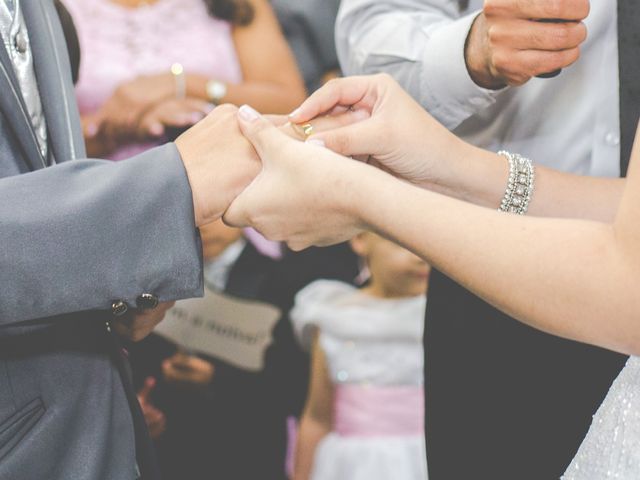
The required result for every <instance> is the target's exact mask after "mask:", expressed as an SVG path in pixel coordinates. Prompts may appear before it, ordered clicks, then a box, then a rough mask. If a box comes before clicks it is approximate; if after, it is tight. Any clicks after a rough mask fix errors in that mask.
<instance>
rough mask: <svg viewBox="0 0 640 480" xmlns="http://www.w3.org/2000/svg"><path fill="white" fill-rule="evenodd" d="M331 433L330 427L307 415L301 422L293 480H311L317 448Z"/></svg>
mask: <svg viewBox="0 0 640 480" xmlns="http://www.w3.org/2000/svg"><path fill="white" fill-rule="evenodd" d="M330 431H331V429H330V427H329V425H327V424H326V423H324V422H321V421H319V420H316V419H314V418H312V417H311V416H310V415H308V414H305V415H303V417H302V420H301V421H300V431H299V433H298V443H297V446H296V458H295V466H294V474H293V480H309V479H310V478H311V472H312V470H313V459H314V456H315V452H316V448H318V444H319V443H320V442H321V441H322V439H323V438H324V437H325V436H326V435H327V434H328V433H329V432H330Z"/></svg>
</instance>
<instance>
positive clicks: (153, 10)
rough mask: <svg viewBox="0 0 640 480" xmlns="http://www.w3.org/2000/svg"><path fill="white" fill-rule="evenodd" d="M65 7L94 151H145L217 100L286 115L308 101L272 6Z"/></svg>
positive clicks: (115, 1) (81, 3)
mask: <svg viewBox="0 0 640 480" xmlns="http://www.w3.org/2000/svg"><path fill="white" fill-rule="evenodd" d="M64 3H65V6H66V7H67V9H68V10H69V11H70V13H71V16H72V18H73V21H74V22H75V24H76V28H77V30H78V36H79V40H80V49H81V51H82V62H81V66H80V76H79V82H78V84H77V87H76V92H77V97H78V103H79V107H80V111H81V114H82V119H83V127H84V132H85V138H86V140H87V146H88V150H89V154H90V155H103V156H109V157H110V158H112V159H114V160H117V159H123V158H127V157H129V156H131V155H133V154H135V153H139V152H140V151H143V150H145V149H147V148H149V147H151V146H154V145H155V144H157V143H159V142H160V141H161V139H163V138H167V137H169V138H172V137H175V136H176V135H177V133H179V132H180V131H181V130H182V129H184V128H186V127H187V126H189V125H191V124H193V123H196V122H197V121H198V120H200V119H201V118H202V117H203V116H204V115H205V114H206V113H207V111H208V110H209V109H210V108H211V104H213V105H217V104H220V103H232V104H235V105H241V104H243V103H251V104H252V105H255V106H256V108H258V109H260V110H261V111H263V112H267V113H287V112H289V111H291V110H292V109H293V108H294V107H295V106H297V105H298V104H299V103H300V101H301V100H302V99H303V98H304V96H305V89H304V84H303V82H302V79H301V77H300V74H299V73H298V70H297V67H296V64H295V60H294V57H293V55H292V54H291V51H290V49H289V48H288V46H287V43H286V41H285V40H284V37H283V36H282V33H281V31H280V28H279V26H278V22H277V20H276V17H275V16H274V14H273V12H272V10H271V7H270V5H269V3H268V2H267V0H65V2H64ZM266 46H268V48H265V47H266Z"/></svg>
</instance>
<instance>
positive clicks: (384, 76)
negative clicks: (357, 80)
mask: <svg viewBox="0 0 640 480" xmlns="http://www.w3.org/2000/svg"><path fill="white" fill-rule="evenodd" d="M376 79H377V80H378V81H380V82H381V83H393V82H394V79H393V77H392V76H391V75H389V74H388V73H387V72H382V73H377V74H376Z"/></svg>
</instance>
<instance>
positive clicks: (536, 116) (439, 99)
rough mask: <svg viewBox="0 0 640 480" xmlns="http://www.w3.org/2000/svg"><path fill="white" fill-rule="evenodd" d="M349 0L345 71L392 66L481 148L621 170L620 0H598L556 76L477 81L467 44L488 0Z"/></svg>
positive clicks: (343, 16) (341, 40)
mask: <svg viewBox="0 0 640 480" xmlns="http://www.w3.org/2000/svg"><path fill="white" fill-rule="evenodd" d="M458 5H459V4H458V1H457V0H343V1H342V6H341V9H340V13H339V16H338V22H337V27H336V43H337V48H338V55H339V58H340V61H341V64H342V67H343V70H344V71H345V73H346V74H350V75H354V74H372V73H378V72H387V73H389V74H391V75H392V76H393V77H395V78H396V79H397V80H398V81H399V82H400V83H401V84H402V86H403V87H404V88H405V89H406V90H408V91H409V93H410V94H411V95H412V96H413V97H414V98H415V99H417V100H418V101H419V102H420V103H421V104H422V105H423V106H424V107H425V108H426V109H427V110H428V111H429V112H430V113H431V114H432V115H433V116H434V117H435V118H437V119H438V120H439V121H440V122H441V123H443V124H444V125H445V126H446V127H447V128H449V129H451V130H453V131H454V132H455V133H456V134H458V135H459V136H461V137H462V138H464V139H465V140H467V141H469V142H470V143H473V144H475V145H478V146H480V147H482V148H486V149H489V150H493V151H497V150H500V149H506V150H509V151H512V152H514V153H520V154H522V155H525V156H528V157H530V158H531V159H532V160H533V161H534V162H535V163H539V164H542V165H547V166H550V167H553V168H557V169H561V170H565V171H569V172H574V173H579V174H584V175H596V176H612V177H613V176H618V175H619V174H620V159H619V156H620V134H619V132H620V121H619V105H618V43H617V17H616V4H615V2H611V1H608V0H595V1H593V2H591V13H590V15H589V17H588V18H587V20H586V21H585V23H586V25H587V29H588V32H589V35H588V39H587V41H586V43H585V44H584V45H583V46H582V48H581V52H582V55H581V58H580V60H579V61H578V62H576V63H575V64H574V65H572V66H570V67H568V68H566V69H564V70H563V71H562V73H561V75H560V76H558V77H556V78H554V79H538V78H534V79H532V80H530V81H529V82H527V83H526V84H525V85H524V86H521V87H508V88H504V89H502V90H499V91H494V90H486V89H484V88H481V87H479V86H477V85H476V84H475V83H474V82H473V80H472V79H471V77H470V76H469V73H468V71H467V68H466V64H465V60H464V45H465V41H466V38H467V35H468V33H469V30H470V28H471V24H472V22H473V20H474V18H475V17H476V15H477V14H478V12H479V7H481V5H482V2H481V1H479V0H472V1H471V5H470V7H469V9H468V11H466V12H460V10H459V7H458Z"/></svg>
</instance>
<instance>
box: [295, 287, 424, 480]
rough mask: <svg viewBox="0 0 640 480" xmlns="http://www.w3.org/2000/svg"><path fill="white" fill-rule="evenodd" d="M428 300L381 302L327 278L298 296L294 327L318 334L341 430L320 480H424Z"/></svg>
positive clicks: (307, 336)
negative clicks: (332, 385)
mask: <svg viewBox="0 0 640 480" xmlns="http://www.w3.org/2000/svg"><path fill="white" fill-rule="evenodd" d="M425 306H426V297H425V296H419V297H412V298H406V299H376V298H374V297H371V296H369V295H366V294H363V293H361V292H360V291H359V290H358V289H356V288H354V287H352V286H351V285H348V284H345V283H342V282H337V281H328V280H321V281H317V282H314V283H312V284H311V285H309V286H308V287H307V288H305V289H304V290H302V291H301V292H300V293H299V294H298V296H297V297H296V305H295V307H294V309H293V311H292V313H291V318H292V321H293V324H294V328H295V330H296V332H297V334H298V336H299V338H300V339H301V340H302V342H303V343H304V344H306V345H308V344H309V343H310V340H311V338H312V336H313V333H314V331H315V329H316V328H318V329H319V337H318V338H319V344H320V346H321V348H322V349H323V351H324V353H325V356H326V359H327V363H328V368H329V372H330V376H331V380H332V381H333V382H334V385H335V389H336V402H335V417H336V418H335V421H334V423H335V427H334V431H333V432H331V433H330V434H329V435H328V436H326V437H325V438H324V439H323V440H322V442H321V443H320V445H319V447H318V449H317V450H316V456H315V460H314V468H313V472H312V476H311V478H312V480H424V479H426V478H427V465H426V453H425V444H424V430H423V428H424V427H423V425H424V421H423V419H424V395H423V363H424V355H423V348H422V334H423V328H424V327H423V326H424V312H425Z"/></svg>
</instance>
